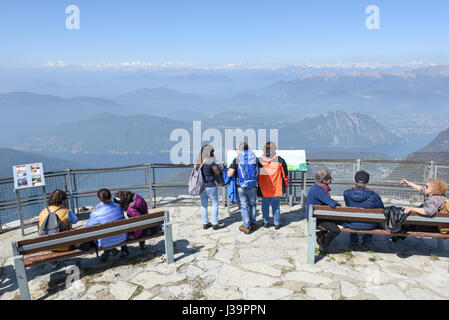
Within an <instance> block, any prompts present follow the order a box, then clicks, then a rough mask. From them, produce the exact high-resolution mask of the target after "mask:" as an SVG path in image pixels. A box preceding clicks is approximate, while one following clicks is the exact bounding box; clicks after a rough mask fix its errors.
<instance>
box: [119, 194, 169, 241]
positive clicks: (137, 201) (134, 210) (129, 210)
mask: <svg viewBox="0 0 449 320" xmlns="http://www.w3.org/2000/svg"><path fill="white" fill-rule="evenodd" d="M114 202H115V203H118V204H119V205H120V206H121V207H122V209H123V211H126V214H127V216H128V218H132V217H138V216H141V215H144V214H148V205H147V202H146V201H145V199H144V198H142V197H141V196H139V195H138V194H137V193H133V192H131V191H118V192H116V193H115V195H114ZM159 231H161V229H160V226H157V227H151V228H149V229H148V230H136V231H134V232H131V233H129V234H128V239H130V240H131V239H138V238H140V237H144V236H145V235H146V234H147V233H149V234H150V235H152V234H156V233H158V232H159ZM139 245H140V249H142V250H143V249H145V240H144V241H140V242H139Z"/></svg>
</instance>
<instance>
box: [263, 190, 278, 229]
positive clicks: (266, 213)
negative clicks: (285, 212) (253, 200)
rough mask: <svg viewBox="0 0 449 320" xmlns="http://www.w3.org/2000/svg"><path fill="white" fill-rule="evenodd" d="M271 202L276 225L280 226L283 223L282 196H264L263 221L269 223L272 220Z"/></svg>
mask: <svg viewBox="0 0 449 320" xmlns="http://www.w3.org/2000/svg"><path fill="white" fill-rule="evenodd" d="M270 204H271V211H272V212H273V220H274V225H275V226H279V225H280V224H281V197H274V198H268V197H264V198H262V214H263V222H266V223H268V222H269V221H270Z"/></svg>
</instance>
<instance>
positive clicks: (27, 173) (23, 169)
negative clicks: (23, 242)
mask: <svg viewBox="0 0 449 320" xmlns="http://www.w3.org/2000/svg"><path fill="white" fill-rule="evenodd" d="M13 177H14V192H15V193H16V200H17V210H18V214H19V220H20V228H21V229H22V235H23V236H24V235H25V230H24V220H23V210H22V204H21V201H20V192H19V191H20V190H21V189H27V188H35V187H42V190H43V193H44V195H43V198H44V202H46V198H47V193H46V188H45V177H44V167H43V166H42V163H32V164H23V165H17V166H13ZM44 206H45V204H44Z"/></svg>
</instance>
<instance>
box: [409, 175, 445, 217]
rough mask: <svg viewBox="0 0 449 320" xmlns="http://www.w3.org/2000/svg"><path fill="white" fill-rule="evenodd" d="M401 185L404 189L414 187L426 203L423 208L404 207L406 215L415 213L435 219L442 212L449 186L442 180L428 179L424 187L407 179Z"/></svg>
mask: <svg viewBox="0 0 449 320" xmlns="http://www.w3.org/2000/svg"><path fill="white" fill-rule="evenodd" d="M401 184H402V185H403V186H404V187H406V186H409V187H412V188H413V189H415V190H416V191H419V193H420V194H422V195H423V196H424V203H423V204H422V206H421V207H419V208H415V207H404V208H403V209H404V213H409V212H410V211H413V212H416V213H417V214H420V215H423V216H427V217H434V216H435V215H436V214H437V213H438V212H439V211H440V209H441V207H442V206H443V204H444V201H445V200H446V196H445V194H446V192H447V185H446V183H445V182H444V181H442V180H440V179H427V180H426V185H425V186H424V187H421V186H419V185H417V184H414V183H412V182H409V181H407V180H405V179H402V180H401Z"/></svg>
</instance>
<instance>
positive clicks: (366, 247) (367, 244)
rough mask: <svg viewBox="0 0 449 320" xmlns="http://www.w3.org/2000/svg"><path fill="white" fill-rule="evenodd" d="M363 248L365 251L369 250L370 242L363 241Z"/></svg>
mask: <svg viewBox="0 0 449 320" xmlns="http://www.w3.org/2000/svg"><path fill="white" fill-rule="evenodd" d="M361 248H362V250H363V251H368V250H370V245H369V243H368V242H365V241H363V242H362V246H361Z"/></svg>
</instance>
